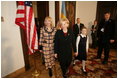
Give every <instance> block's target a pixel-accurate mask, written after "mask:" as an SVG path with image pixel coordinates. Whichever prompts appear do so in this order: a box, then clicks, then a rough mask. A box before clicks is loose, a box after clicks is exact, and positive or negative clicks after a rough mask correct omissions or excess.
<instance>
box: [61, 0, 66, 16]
mask: <svg viewBox="0 0 118 79" xmlns="http://www.w3.org/2000/svg"><path fill="white" fill-rule="evenodd" d="M65 6H66V5H65V1H62V7H61V18H66V7H65Z"/></svg>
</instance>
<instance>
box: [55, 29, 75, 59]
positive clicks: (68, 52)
mask: <svg viewBox="0 0 118 79" xmlns="http://www.w3.org/2000/svg"><path fill="white" fill-rule="evenodd" d="M72 48H73V50H74V52H76V43H75V39H74V35H73V32H72V30H70V29H68V32H67V36H64V33H63V31H62V30H57V32H56V34H55V39H54V52H55V53H57V54H58V59H59V61H63V60H68V59H69V60H72Z"/></svg>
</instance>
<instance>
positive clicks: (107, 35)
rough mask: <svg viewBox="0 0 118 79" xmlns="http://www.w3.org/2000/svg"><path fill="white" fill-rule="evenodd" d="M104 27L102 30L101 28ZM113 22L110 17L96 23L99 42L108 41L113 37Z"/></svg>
mask: <svg viewBox="0 0 118 79" xmlns="http://www.w3.org/2000/svg"><path fill="white" fill-rule="evenodd" d="M102 28H104V32H102V31H101V29H102ZM114 33H115V23H114V21H113V20H112V19H109V20H108V21H105V19H103V20H101V22H100V24H99V25H98V30H97V37H98V40H99V41H101V42H105V43H108V42H109V41H110V40H111V39H114V36H115V34H114Z"/></svg>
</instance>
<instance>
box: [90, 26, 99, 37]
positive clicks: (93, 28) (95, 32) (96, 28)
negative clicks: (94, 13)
mask: <svg viewBox="0 0 118 79" xmlns="http://www.w3.org/2000/svg"><path fill="white" fill-rule="evenodd" d="M97 27H98V26H97V25H96V27H94V25H92V27H91V29H94V28H95V29H96V31H94V32H93V31H92V30H91V35H92V34H95V35H96V33H97Z"/></svg>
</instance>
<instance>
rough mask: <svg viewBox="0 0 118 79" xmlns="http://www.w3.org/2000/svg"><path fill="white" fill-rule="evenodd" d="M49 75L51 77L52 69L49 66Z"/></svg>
mask: <svg viewBox="0 0 118 79" xmlns="http://www.w3.org/2000/svg"><path fill="white" fill-rule="evenodd" d="M49 76H50V77H52V69H51V68H49Z"/></svg>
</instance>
